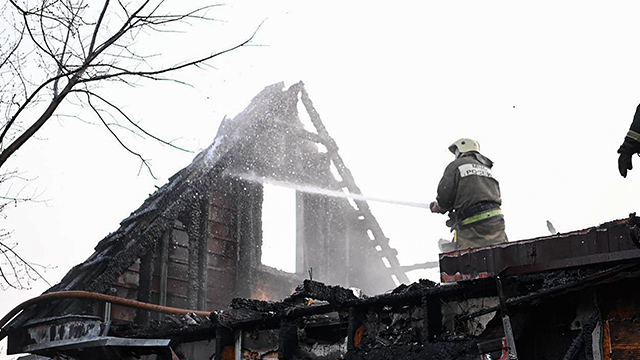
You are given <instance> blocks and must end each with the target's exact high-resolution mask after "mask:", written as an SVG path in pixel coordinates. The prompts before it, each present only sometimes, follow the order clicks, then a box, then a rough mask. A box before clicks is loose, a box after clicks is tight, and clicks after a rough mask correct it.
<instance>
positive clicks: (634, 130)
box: [618, 105, 640, 177]
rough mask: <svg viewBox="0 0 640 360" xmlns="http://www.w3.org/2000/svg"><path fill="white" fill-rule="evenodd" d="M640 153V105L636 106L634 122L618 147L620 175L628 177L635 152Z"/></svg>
mask: <svg viewBox="0 0 640 360" xmlns="http://www.w3.org/2000/svg"><path fill="white" fill-rule="evenodd" d="M636 153H640V105H638V107H637V108H636V113H635V114H634V116H633V122H632V123H631V127H630V128H629V131H628V132H627V136H625V138H624V142H623V143H622V145H621V146H620V148H619V149H618V154H620V156H619V157H618V170H619V171H620V175H622V176H623V177H627V170H631V169H633V164H632V163H631V157H632V156H633V154H636Z"/></svg>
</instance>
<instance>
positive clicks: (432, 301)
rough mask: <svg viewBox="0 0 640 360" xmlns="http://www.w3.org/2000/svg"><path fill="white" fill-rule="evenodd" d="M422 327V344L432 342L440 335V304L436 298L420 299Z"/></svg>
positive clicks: (426, 296)
mask: <svg viewBox="0 0 640 360" xmlns="http://www.w3.org/2000/svg"><path fill="white" fill-rule="evenodd" d="M421 306H422V316H423V325H422V333H421V334H420V337H421V340H422V342H423V343H424V342H427V341H432V340H433V339H435V338H436V337H438V336H440V335H441V334H442V303H441V302H440V298H439V297H437V296H428V295H425V296H422V298H421Z"/></svg>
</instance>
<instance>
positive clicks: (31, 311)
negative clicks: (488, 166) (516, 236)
mask: <svg viewBox="0 0 640 360" xmlns="http://www.w3.org/2000/svg"><path fill="white" fill-rule="evenodd" d="M301 109H303V110H304V111H303V112H301V111H300V110H301ZM301 116H304V117H306V118H307V119H308V121H309V122H310V123H311V129H310V128H309V126H308V125H309V124H306V125H307V126H305V124H304V123H303V121H302V120H301ZM261 179H270V180H273V181H281V182H286V183H290V184H297V185H300V186H306V187H314V188H319V189H326V190H330V191H336V190H337V191H343V192H347V193H352V194H359V193H360V191H359V189H358V187H357V185H356V184H355V180H354V178H353V176H352V175H351V173H350V172H349V170H348V169H347V167H346V166H345V164H344V163H343V161H342V159H341V158H340V156H339V154H338V147H337V145H336V143H335V141H333V139H332V138H331V137H330V136H329V134H328V133H327V131H326V129H325V128H324V126H323V125H322V122H321V121H320V117H319V115H318V113H317V111H316V110H315V109H314V107H313V104H312V102H311V100H310V99H309V96H308V94H307V93H306V91H305V89H304V85H303V84H302V83H298V84H295V85H293V86H291V87H290V88H288V89H284V86H283V84H281V83H280V84H274V85H272V86H269V87H267V88H265V89H264V90H263V91H262V92H261V93H260V94H258V95H257V96H256V97H255V98H254V99H253V100H252V102H251V103H250V105H249V106H248V107H247V108H246V109H245V110H244V111H243V112H241V113H240V114H238V115H237V116H236V117H234V118H233V119H225V120H223V122H222V124H221V125H220V129H219V131H218V134H217V135H216V138H215V140H214V142H213V144H212V145H211V146H209V147H208V148H207V149H205V150H204V151H202V152H201V153H200V154H198V155H197V156H196V158H195V159H194V161H193V162H192V163H191V164H190V165H189V166H187V167H186V168H184V169H182V170H181V171H179V172H178V173H177V174H175V175H174V176H173V177H172V178H171V179H169V182H168V183H167V184H166V185H165V186H163V187H161V188H159V189H158V190H157V191H156V192H155V193H154V194H152V195H151V196H150V197H149V198H148V199H147V200H146V201H145V202H144V203H143V204H142V206H141V207H140V208H138V209H137V210H136V211H134V212H133V213H132V214H131V215H130V216H129V217H128V218H127V219H124V220H123V221H122V222H121V223H120V227H119V229H118V230H116V231H114V232H113V233H111V234H109V235H108V236H107V237H105V238H104V239H103V240H102V241H100V242H99V243H98V245H97V246H96V248H95V253H94V254H93V255H91V256H90V257H89V258H88V259H87V260H86V261H85V262H83V263H82V264H79V265H77V266H76V267H74V268H73V269H71V270H70V271H69V273H68V274H67V275H66V276H65V277H64V278H63V280H62V281H61V282H60V283H59V284H57V285H55V286H53V287H52V288H51V289H49V290H48V292H51V293H53V292H58V291H72V290H84V291H89V292H96V293H102V294H111V295H116V296H118V297H120V298H125V299H133V300H138V301H141V302H145V303H152V304H157V305H161V306H169V307H175V308H183V309H192V310H194V311H195V310H206V311H207V312H210V314H208V315H207V316H198V315H195V314H185V315H181V316H176V315H167V314H164V313H160V312H151V311H148V310H143V309H139V308H135V307H129V306H122V305H116V304H110V303H108V302H104V301H90V300H85V299H83V300H78V299H63V300H54V301H48V302H43V303H40V304H38V305H35V306H32V307H29V308H27V309H25V310H24V311H23V312H22V313H21V314H20V315H19V316H17V317H16V318H14V319H13V320H12V321H11V322H10V323H9V324H8V325H7V326H5V327H3V328H2V331H1V332H0V334H2V336H6V335H7V334H8V337H9V349H8V352H9V353H30V354H32V355H30V356H31V358H32V359H43V358H77V359H113V358H127V359H128V358H131V359H133V358H144V359H222V360H232V359H234V360H239V359H276V358H277V359H283V360H284V359H286V360H288V359H319V360H320V359H321V360H328V359H374V360H375V359H424V358H429V359H430V358H433V359H507V358H513V357H514V356H515V355H516V350H517V356H518V358H520V359H583V360H596V359H635V358H638V357H640V345H637V344H638V343H640V341H638V340H640V339H638V335H637V334H638V333H639V332H638V330H640V328H639V327H638V325H637V318H638V311H637V308H638V306H637V301H638V300H637V299H638V298H640V297H638V296H636V295H637V294H636V293H637V292H638V291H639V290H636V289H639V288H640V287H639V286H638V285H640V281H639V276H640V272H639V271H640V261H638V259H640V242H639V241H638V238H639V237H640V230H639V228H638V224H640V220H639V219H638V218H636V217H635V215H631V216H630V217H629V218H627V219H622V220H616V221H612V222H609V223H605V224H601V225H599V226H595V227H592V228H588V229H584V230H580V231H575V232H570V233H565V234H554V235H552V236H548V237H543V238H537V239H528V240H522V241H515V242H510V243H505V244H497V245H492V246H488V247H483V248H477V249H468V250H462V251H454V252H450V253H444V254H441V255H440V270H441V281H442V283H441V284H435V283H433V282H431V281H428V280H421V281H419V282H417V283H412V284H409V281H408V279H407V278H406V275H405V274H404V272H403V267H401V266H400V264H399V263H398V260H397V258H396V252H395V250H394V249H393V248H391V247H390V246H389V240H388V239H387V238H386V237H385V236H384V233H383V231H382V229H381V228H380V226H379V225H378V223H377V221H376V220H375V217H374V216H373V214H372V213H371V211H370V209H369V207H368V205H367V203H366V201H363V200H353V199H350V200H348V199H345V198H336V197H330V196H326V195H322V194H318V193H309V192H304V191H297V192H296V211H295V212H296V271H295V272H292V273H288V272H284V271H281V270H277V269H274V268H272V267H269V266H266V265H264V264H262V263H261V246H262V224H261V212H262V204H263V183H262V181H261ZM398 284H400V285H399V286H398ZM351 287H356V288H359V289H361V290H363V291H364V294H369V295H371V296H367V295H363V294H362V293H361V292H359V291H354V290H353V289H350V288H351ZM375 294H377V295H375ZM505 319H506V320H505ZM510 342H512V343H511V345H510Z"/></svg>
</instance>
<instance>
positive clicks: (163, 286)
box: [158, 231, 172, 306]
mask: <svg viewBox="0 0 640 360" xmlns="http://www.w3.org/2000/svg"><path fill="white" fill-rule="evenodd" d="M171 234H172V231H166V232H165V233H164V235H162V243H161V245H160V294H159V295H160V296H159V302H158V303H159V304H160V305H162V306H166V305H167V282H168V276H169V242H170V240H171Z"/></svg>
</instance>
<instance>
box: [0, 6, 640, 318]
mask: <svg viewBox="0 0 640 360" xmlns="http://www.w3.org/2000/svg"><path fill="white" fill-rule="evenodd" d="M639 10H640V3H638V2H637V1H616V2H611V1H536V2H527V3H525V2H520V1H518V2H515V1H456V2H435V1H395V2H371V1H350V2H345V1H308V2H301V1H284V0H282V1H269V2H264V1H255V2H252V1H229V2H227V5H225V6H223V7H220V8H217V9H216V10H215V11H214V12H213V13H212V15H214V16H216V17H217V18H219V19H221V20H224V22H223V21H221V22H218V23H215V24H210V25H209V27H208V28H200V27H194V28H193V29H191V31H192V33H190V34H191V35H190V42H184V41H177V40H176V41H175V42H173V41H174V39H173V38H168V39H166V40H163V41H161V42H159V43H151V44H150V46H151V48H152V49H153V47H154V46H156V45H157V46H158V49H162V50H159V51H162V52H163V53H165V54H169V52H170V51H172V54H175V53H181V51H182V49H183V48H184V49H186V48H190V49H194V48H195V49H205V50H206V49H207V48H211V49H213V50H215V49H216V48H220V49H222V48H224V47H225V46H228V45H230V44H234V43H237V42H239V41H242V40H244V39H246V38H248V37H249V36H250V35H251V34H252V33H253V32H254V31H255V29H256V28H257V27H258V25H259V24H260V23H261V22H262V21H263V20H264V19H266V21H265V22H264V24H263V25H262V26H261V27H260V29H259V30H258V32H257V34H256V36H255V39H254V40H253V41H252V44H253V45H255V46H251V47H245V48H242V49H240V50H237V51H234V52H232V53H229V54H226V55H224V56H221V57H219V58H217V59H214V61H212V62H211V64H212V65H213V67H212V68H208V69H203V70H190V71H185V72H184V73H182V74H180V77H181V79H183V80H185V81H186V82H188V83H189V84H191V85H192V86H191V87H188V86H181V85H168V84H164V85H162V84H150V83H144V84H143V86H142V85H141V86H140V87H138V88H135V89H131V90H128V91H124V90H119V92H118V93H114V92H112V93H111V95H112V96H114V97H115V100H114V101H116V102H117V103H119V104H123V105H124V106H125V108H126V109H127V110H128V111H130V112H131V114H133V115H134V116H136V118H137V119H139V120H140V121H141V122H142V123H141V124H142V125H145V126H147V128H148V130H150V131H153V132H155V133H156V134H158V135H160V136H162V137H164V138H168V139H175V138H180V139H179V141H178V142H179V144H181V145H183V146H185V147H188V148H190V149H194V150H198V149H202V148H204V147H206V146H208V145H209V144H210V143H211V141H212V140H213V137H214V136H215V132H216V130H217V127H218V125H219V123H220V121H221V119H222V118H223V116H225V115H227V116H228V117H233V116H235V115H236V114H237V113H238V112H239V111H241V110H242V109H244V107H246V106H247V105H248V103H249V101H250V100H251V99H252V98H253V96H255V95H256V94H257V93H258V92H259V91H261V90H262V89H263V88H264V87H265V86H267V85H270V84H273V83H276V82H280V81H284V82H285V84H286V85H287V86H289V85H291V84H293V83H295V82H298V81H303V82H304V83H305V84H306V88H307V91H308V93H309V96H310V97H311V99H312V100H313V101H314V105H315V107H316V109H317V110H318V112H319V113H320V116H321V118H322V120H323V121H324V123H325V125H326V127H327V130H328V131H329V133H330V134H331V135H332V136H333V138H334V139H335V140H336V142H337V144H338V146H339V147H340V150H339V152H340V154H341V156H342V157H343V159H344V161H345V163H346V165H347V167H348V168H349V169H350V170H351V171H352V173H353V175H354V177H355V180H356V183H357V184H358V186H359V187H360V188H361V190H362V191H363V193H364V194H365V195H369V196H373V197H380V198H389V199H397V200H403V201H411V202H422V203H428V202H430V201H431V200H433V199H434V198H435V196H436V186H437V183H438V181H439V180H440V177H441V175H442V172H443V170H444V168H445V166H446V165H447V164H448V163H449V162H450V161H451V160H452V155H451V154H450V153H449V152H448V150H447V147H448V145H450V144H451V143H452V142H453V141H455V140H457V139H458V138H461V137H470V138H473V139H476V140H478V141H479V142H480V144H481V147H482V152H483V154H484V155H486V156H487V157H489V158H491V159H492V160H493V161H494V162H495V165H494V174H495V176H496V177H497V179H498V180H499V181H500V184H501V188H502V192H503V210H504V213H505V220H506V224H507V234H508V236H509V239H510V240H512V241H515V240H522V239H528V238H534V237H538V236H544V235H547V234H548V231H547V228H546V225H545V222H546V220H550V221H551V222H552V223H553V224H554V225H555V227H556V229H557V230H558V231H560V232H568V231H572V230H578V229H582V228H586V227H590V226H595V225H598V224H600V223H603V222H606V221H610V220H614V219H620V218H626V217H627V216H628V215H629V213H631V212H634V211H636V210H638V200H637V195H638V190H637V189H638V185H639V184H640V159H638V157H634V161H635V165H636V166H637V167H638V169H635V170H632V171H631V172H630V174H629V176H628V177H627V178H626V179H623V178H622V177H621V176H620V175H619V174H618V170H617V154H616V150H617V148H618V146H619V145H620V144H621V142H622V140H623V138H624V135H625V134H626V131H627V130H628V127H629V125H630V123H631V120H632V117H633V113H634V111H635V107H636V106H637V105H638V102H639V101H640V89H639V88H638V86H637V84H638V83H639V79H640V66H639V65H638V64H640V50H639V49H640V46H639V34H640V23H639V22H638V21H637V14H638V13H639V12H638V11H639ZM258 45H259V46H258ZM185 47H186V48H185ZM108 91H109V90H108V88H105V92H106V93H107V94H109V92H108ZM69 111H72V110H69ZM40 137H41V138H43V140H41V141H34V142H31V143H30V144H28V145H27V146H25V147H24V148H23V149H22V150H20V151H19V152H18V156H17V157H15V159H13V162H12V163H11V165H12V166H13V167H15V168H19V170H21V171H22V172H24V173H25V175H26V176H27V177H31V178H34V180H33V181H31V182H29V184H28V186H29V189H31V190H30V191H36V192H38V193H40V192H42V195H41V198H42V199H48V200H49V201H48V202H47V205H45V204H26V205H19V206H18V207H16V208H12V209H9V210H8V211H7V212H6V215H7V218H6V219H5V220H3V223H4V224H3V225H2V226H3V227H4V228H7V229H13V230H14V233H13V240H14V241H15V242H18V243H19V246H18V247H17V250H18V251H19V252H20V253H21V255H22V256H23V257H26V258H27V259H29V260H31V261H32V262H36V263H40V264H46V265H52V266H56V268H55V269H51V270H49V271H47V272H46V273H45V275H46V277H47V279H48V280H49V282H50V283H52V284H53V283H56V282H58V281H59V280H60V279H61V278H62V276H63V275H64V274H65V273H66V272H67V271H68V270H69V269H70V268H71V267H72V266H74V265H76V264H78V263H80V262H82V261H84V260H85V259H86V258H87V257H88V256H89V255H90V254H91V253H92V252H93V248H94V246H95V245H96V244H97V242H98V241H99V240H101V239H102V238H103V237H104V236H106V235H107V234H108V233H109V232H111V231H114V230H116V229H117V228H118V224H119V222H120V221H121V220H122V219H124V218H125V217H127V216H128V215H129V214H130V213H131V212H132V211H134V210H135V209H136V208H137V207H138V206H139V205H140V204H142V202H143V201H144V199H145V198H146V197H147V196H148V195H149V194H151V193H152V192H153V191H154V190H155V186H162V185H163V184H164V183H165V182H166V179H167V178H168V177H170V176H171V175H173V174H174V173H176V172H177V171H179V170H180V169H182V168H183V167H184V166H186V165H187V164H189V163H190V162H191V160H192V158H193V156H194V154H188V153H181V152H179V151H176V150H173V149H168V148H166V147H162V146H160V145H158V144H148V143H147V144H145V143H143V142H134V144H136V146H137V149H138V150H140V151H143V152H144V154H145V156H146V157H149V158H151V159H152V160H153V161H152V163H153V170H154V172H155V174H156V176H157V177H158V179H159V180H154V179H153V178H151V177H150V176H149V175H148V174H147V173H145V172H144V171H143V172H142V173H140V174H138V168H139V162H138V160H137V159H136V158H134V157H133V156H131V155H129V154H128V153H126V152H125V151H124V150H123V149H122V148H120V147H119V146H118V144H117V143H116V142H115V140H114V139H113V138H111V137H110V135H109V134H108V133H107V132H106V131H105V130H104V129H103V128H101V127H99V126H92V125H87V124H85V123H82V122H79V121H77V120H76V119H69V118H67V119H61V120H59V121H52V122H51V123H49V124H47V125H46V126H45V127H44V128H43V133H42V134H41V135H40ZM131 141H133V139H131ZM370 205H371V208H372V211H373V213H374V215H375V216H376V218H377V219H378V221H379V223H380V225H381V226H382V229H383V230H384V232H385V234H386V235H387V237H389V238H390V239H391V242H390V244H391V246H392V247H394V248H396V249H397V250H398V251H399V254H398V258H399V260H400V262H401V264H403V265H410V264H414V263H418V262H424V261H435V260H437V259H438V248H437V240H438V239H439V238H450V236H451V235H450V233H449V230H448V228H447V227H446V226H445V224H444V222H445V220H446V217H445V216H442V215H436V214H431V213H430V212H429V211H428V210H424V209H418V208H410V207H403V206H397V205H389V204H382V203H373V202H372V203H370ZM409 275H410V277H411V279H412V280H417V279H418V278H419V277H420V276H426V277H429V278H431V279H432V280H436V279H437V278H438V275H437V270H433V271H430V272H428V271H427V272H416V273H410V274H409ZM47 288H48V286H47V285H46V284H45V283H44V282H42V281H38V282H36V283H33V284H32V290H30V291H13V290H7V291H5V292H4V294H3V296H1V297H0V299H1V300H0V312H1V313H3V314H4V313H6V312H7V311H8V310H10V309H11V308H12V307H13V306H14V305H16V304H18V303H19V302H20V301H22V300H24V299H26V298H29V297H32V296H35V295H38V294H39V293H41V292H43V291H44V290H46V289H47Z"/></svg>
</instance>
